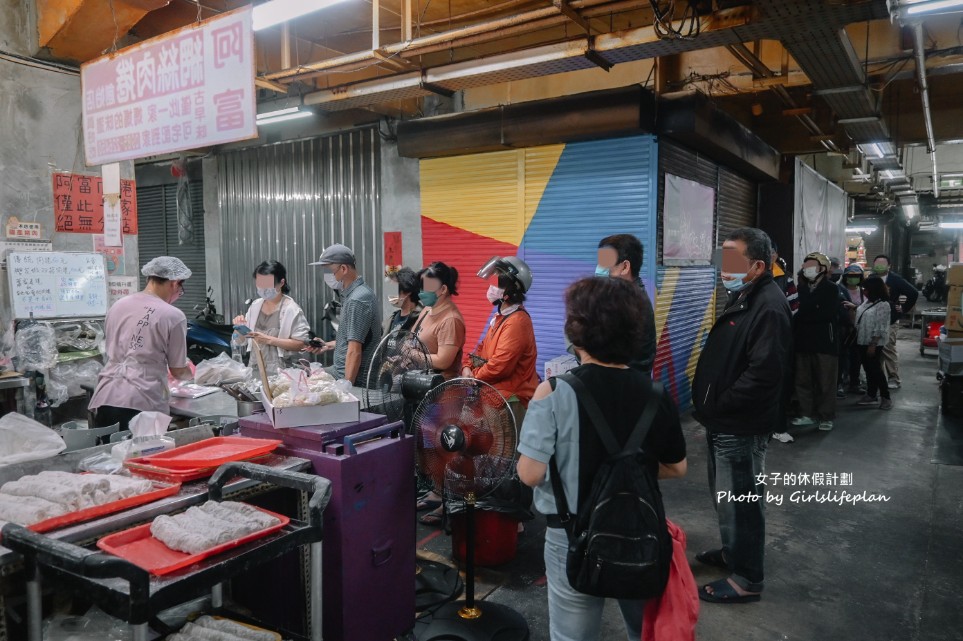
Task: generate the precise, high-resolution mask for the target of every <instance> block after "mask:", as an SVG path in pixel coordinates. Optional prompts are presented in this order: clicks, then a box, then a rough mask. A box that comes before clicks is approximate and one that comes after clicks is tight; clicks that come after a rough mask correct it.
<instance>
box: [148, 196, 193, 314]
mask: <svg viewBox="0 0 963 641" xmlns="http://www.w3.org/2000/svg"><path fill="white" fill-rule="evenodd" d="M188 188H189V190H190V197H191V205H192V206H193V209H194V242H193V244H191V245H181V244H179V243H178V240H177V185H176V184H169V185H156V186H153V187H138V189H137V226H138V237H137V251H138V254H139V256H140V262H141V264H146V263H147V262H148V261H149V260H151V259H152V258H155V257H157V256H175V257H177V258H180V259H181V260H182V261H184V264H185V265H187V267H188V268H189V269H190V270H191V272H192V274H191V277H190V280H188V281H187V282H186V283H185V284H184V295H183V296H182V297H181V298H180V299H179V300H178V301H177V302H176V303H175V304H174V306H175V307H177V308H178V309H180V310H181V311H182V312H184V313H185V314H186V315H187V317H188V318H194V317H195V316H196V315H197V312H196V311H195V310H194V307H195V306H199V307H200V306H203V305H204V301H205V298H206V293H207V285H206V283H207V267H206V262H205V257H204V188H203V184H202V183H201V182H200V181H192V182H190V183H189V185H188ZM138 275H139V274H138ZM146 281H147V279H146V278H144V277H143V276H140V284H141V287H144V286H145V285H146V284H147V282H146Z"/></svg>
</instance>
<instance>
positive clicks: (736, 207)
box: [716, 167, 757, 314]
mask: <svg viewBox="0 0 963 641" xmlns="http://www.w3.org/2000/svg"><path fill="white" fill-rule="evenodd" d="M756 193H757V187H756V184H755V183H754V182H752V181H750V180H747V179H745V178H743V177H742V176H740V175H739V174H737V173H735V172H733V171H731V170H729V169H726V168H725V167H719V188H718V191H717V195H716V246H721V245H722V243H723V241H724V240H725V239H726V237H727V236H728V235H729V234H730V233H731V232H733V231H734V230H736V229H739V228H740V227H755V226H756V211H757V201H756ZM726 296H727V294H726V288H725V287H723V286H722V281H719V282H718V284H717V285H716V312H717V314H721V313H722V310H723V309H724V308H725V306H726Z"/></svg>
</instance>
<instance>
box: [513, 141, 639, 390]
mask: <svg viewBox="0 0 963 641" xmlns="http://www.w3.org/2000/svg"><path fill="white" fill-rule="evenodd" d="M532 153H534V150H533V151H532ZM657 160H658V145H657V144H656V141H655V138H654V137H652V136H633V137H630V138H618V139H611V140H599V141H591V142H581V143H570V144H568V145H566V146H565V150H564V151H563V153H562V155H561V156H560V157H559V159H558V162H557V164H556V166H555V169H554V172H553V173H552V176H551V179H550V180H549V181H548V184H547V185H546V187H545V189H544V192H543V193H542V197H541V200H540V201H539V203H538V210H537V211H536V213H535V215H534V217H533V219H532V222H531V224H529V225H528V228H527V229H526V232H525V237H524V239H523V241H522V257H523V258H524V260H525V261H526V262H527V263H528V264H529V266H530V267H531V268H532V272H533V274H534V286H533V287H532V292H531V295H530V296H529V299H528V302H527V303H526V307H527V308H528V310H529V313H531V315H532V319H533V320H534V322H535V331H536V337H537V339H538V367H539V370H540V373H541V369H542V367H543V365H544V363H545V361H547V360H551V359H552V358H555V357H557V356H560V355H563V354H565V336H564V331H563V327H564V322H565V318H564V317H565V314H564V292H565V289H566V288H567V287H568V285H570V284H571V283H572V282H573V281H574V280H576V279H577V278H579V277H582V276H589V275H591V274H592V273H593V272H594V269H595V264H596V262H597V260H598V242H599V240H601V239H602V238H604V237H605V236H609V235H611V234H618V233H628V234H634V235H635V236H637V237H638V238H639V239H640V240H641V241H642V244H643V247H644V250H645V251H644V254H643V264H642V269H641V274H640V275H641V277H642V278H643V280H645V281H646V282H647V283H648V286H649V295H650V298H652V299H653V303H654V302H655V301H654V298H655V294H654V286H655V277H656V273H655V263H656V261H655V255H654V252H653V250H654V249H655V238H654V236H655V225H654V224H653V220H654V217H655V204H656V198H657V191H658V189H657V185H656V184H655V177H656V172H657Z"/></svg>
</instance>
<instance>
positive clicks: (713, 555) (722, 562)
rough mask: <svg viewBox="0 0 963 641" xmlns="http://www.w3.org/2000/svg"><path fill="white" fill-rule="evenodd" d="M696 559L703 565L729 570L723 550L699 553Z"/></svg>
mask: <svg viewBox="0 0 963 641" xmlns="http://www.w3.org/2000/svg"><path fill="white" fill-rule="evenodd" d="M695 558H696V561H698V562H699V563H701V564H703V565H709V566H712V567H714V568H721V569H723V570H728V569H729V564H728V563H726V559H725V556H724V554H723V551H722V548H719V549H718V550H709V551H708V552H699V553H698V554H696V557H695Z"/></svg>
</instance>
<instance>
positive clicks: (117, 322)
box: [88, 256, 192, 430]
mask: <svg viewBox="0 0 963 641" xmlns="http://www.w3.org/2000/svg"><path fill="white" fill-rule="evenodd" d="M141 273H142V274H143V275H144V276H146V277H147V286H146V287H145V288H144V291H141V292H137V293H135V294H131V295H129V296H125V297H124V298H121V299H120V300H119V301H117V302H116V303H114V304H113V305H112V306H111V308H110V309H109V310H108V311H107V321H106V325H105V329H104V350H105V352H106V356H107V364H106V365H104V369H102V370H101V371H100V375H99V377H98V379H97V387H96V389H95V390H94V394H93V396H92V397H91V399H90V404H89V407H88V409H90V410H91V411H92V412H93V413H94V416H95V420H94V423H95V425H96V426H97V427H107V426H109V425H113V424H115V423H120V429H121V430H125V429H127V426H128V423H129V422H130V420H131V419H132V418H133V417H134V416H136V415H137V414H139V413H141V412H145V411H151V412H162V413H164V414H169V413H170V405H169V403H170V389H169V387H168V380H167V377H168V370H170V374H171V375H173V377H174V378H177V379H180V380H189V379H190V378H191V376H192V371H191V365H190V362H189V361H188V360H187V317H186V316H184V312H182V311H181V310H179V309H177V308H176V307H174V302H176V301H177V299H179V298H180V297H181V296H182V295H183V294H184V281H186V280H187V279H188V278H190V277H191V270H190V269H188V268H187V265H185V264H184V263H183V262H181V261H180V260H179V259H177V258H174V257H172V256H160V257H158V258H155V259H153V260H152V261H150V262H149V263H147V264H146V265H144V267H143V269H141Z"/></svg>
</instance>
